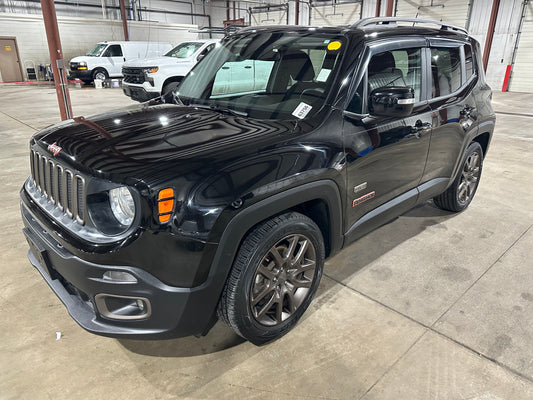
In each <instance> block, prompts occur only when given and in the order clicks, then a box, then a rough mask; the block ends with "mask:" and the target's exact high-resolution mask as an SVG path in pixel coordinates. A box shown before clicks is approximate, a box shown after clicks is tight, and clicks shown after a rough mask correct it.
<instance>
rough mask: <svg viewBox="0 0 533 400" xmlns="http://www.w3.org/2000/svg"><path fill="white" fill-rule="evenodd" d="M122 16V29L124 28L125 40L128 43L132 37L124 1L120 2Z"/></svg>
mask: <svg viewBox="0 0 533 400" xmlns="http://www.w3.org/2000/svg"><path fill="white" fill-rule="evenodd" d="M120 15H121V16H122V27H123V28H124V40H125V41H126V42H127V41H128V40H130V36H129V35H128V19H127V18H126V6H125V5H124V0H120Z"/></svg>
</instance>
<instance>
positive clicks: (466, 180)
mask: <svg viewBox="0 0 533 400" xmlns="http://www.w3.org/2000/svg"><path fill="white" fill-rule="evenodd" d="M482 168H483V149H482V148H481V146H480V144H479V143H478V142H472V143H471V144H470V146H468V149H467V150H466V154H465V156H464V159H463V163H462V164H461V171H460V172H459V175H458V176H457V178H455V181H454V182H453V183H452V185H451V186H450V187H449V188H448V189H447V190H446V191H445V192H444V193H442V194H440V195H438V196H436V197H434V198H433V202H434V203H435V205H436V206H437V207H439V208H441V209H443V210H447V211H454V212H459V211H463V210H464V209H465V208H467V207H468V205H469V204H470V202H471V201H472V199H473V198H474V195H475V194H476V190H477V187H478V185H479V179H480V178H481V170H482Z"/></svg>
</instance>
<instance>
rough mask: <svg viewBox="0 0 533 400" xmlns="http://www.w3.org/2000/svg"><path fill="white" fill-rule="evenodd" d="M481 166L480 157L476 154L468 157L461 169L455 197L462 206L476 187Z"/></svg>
mask: <svg viewBox="0 0 533 400" xmlns="http://www.w3.org/2000/svg"><path fill="white" fill-rule="evenodd" d="M480 166H481V157H480V155H479V153H478V152H476V151H475V152H473V153H472V154H470V155H469V156H468V158H467V159H466V162H465V164H464V167H463V172H462V176H461V182H460V183H459V186H458V188H457V197H458V200H459V202H461V203H462V204H465V203H467V202H468V201H469V200H470V199H471V197H472V196H473V195H474V192H475V190H476V187H477V183H478V180H479V173H480Z"/></svg>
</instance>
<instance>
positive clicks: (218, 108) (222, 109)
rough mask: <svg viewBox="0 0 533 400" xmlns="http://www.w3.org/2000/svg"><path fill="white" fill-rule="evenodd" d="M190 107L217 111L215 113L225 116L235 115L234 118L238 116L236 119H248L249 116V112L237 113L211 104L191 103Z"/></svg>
mask: <svg viewBox="0 0 533 400" xmlns="http://www.w3.org/2000/svg"><path fill="white" fill-rule="evenodd" d="M189 107H195V108H201V109H203V110H211V111H215V112H219V113H223V114H229V115H233V116H236V117H247V116H248V113H247V112H244V111H237V110H233V109H231V108H227V107H226V108H220V107H219V106H216V105H214V104H211V105H209V104H196V103H190V104H189Z"/></svg>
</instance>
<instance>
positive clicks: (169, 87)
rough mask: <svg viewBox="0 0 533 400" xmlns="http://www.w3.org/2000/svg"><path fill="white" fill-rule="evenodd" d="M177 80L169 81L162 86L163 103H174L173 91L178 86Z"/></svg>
mask: <svg viewBox="0 0 533 400" xmlns="http://www.w3.org/2000/svg"><path fill="white" fill-rule="evenodd" d="M179 84H180V83H179V82H170V83H167V84H166V85H165V86H164V87H163V91H162V95H163V100H165V103H170V104H172V103H174V91H175V90H176V89H177V88H178V86H179Z"/></svg>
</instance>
